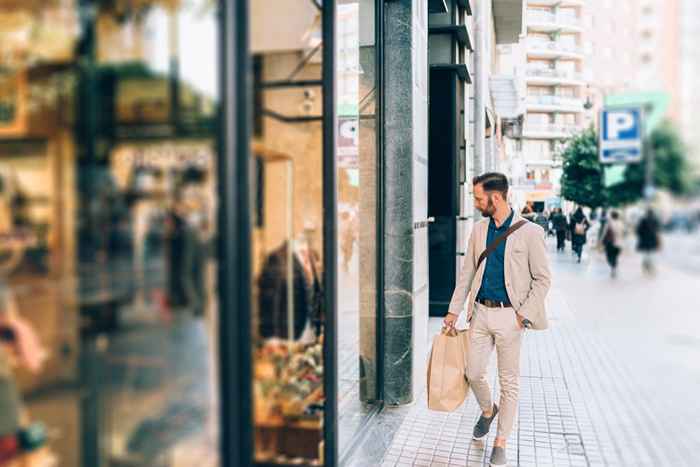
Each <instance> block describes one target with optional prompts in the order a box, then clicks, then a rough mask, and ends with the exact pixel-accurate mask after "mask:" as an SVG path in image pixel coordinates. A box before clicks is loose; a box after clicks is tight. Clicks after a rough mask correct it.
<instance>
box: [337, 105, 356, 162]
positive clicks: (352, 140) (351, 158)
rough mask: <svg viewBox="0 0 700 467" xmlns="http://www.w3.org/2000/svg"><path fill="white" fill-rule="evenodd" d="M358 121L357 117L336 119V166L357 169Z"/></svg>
mask: <svg viewBox="0 0 700 467" xmlns="http://www.w3.org/2000/svg"><path fill="white" fill-rule="evenodd" d="M358 126H359V119H358V118H357V117H338V134H337V140H336V148H337V156H338V166H339V167H345V168H354V167H357V165H358V162H357V158H358V155H359V128H358Z"/></svg>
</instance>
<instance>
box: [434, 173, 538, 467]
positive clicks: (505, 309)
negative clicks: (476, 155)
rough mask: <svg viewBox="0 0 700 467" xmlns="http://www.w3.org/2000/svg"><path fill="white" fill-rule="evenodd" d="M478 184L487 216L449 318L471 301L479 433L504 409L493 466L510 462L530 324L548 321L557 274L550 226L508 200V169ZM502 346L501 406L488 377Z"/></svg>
mask: <svg viewBox="0 0 700 467" xmlns="http://www.w3.org/2000/svg"><path fill="white" fill-rule="evenodd" d="M473 185H474V206H475V207H476V209H478V210H479V211H480V212H481V213H482V214H483V215H484V217H486V219H483V220H481V221H479V222H478V223H477V224H475V225H474V228H473V229H472V233H471V235H470V237H469V245H468V247H467V254H466V256H465V259H464V264H463V266H462V270H461V272H460V274H459V279H458V281H457V285H456V287H455V291H454V293H453V295H452V300H451V301H450V307H449V312H448V313H447V316H446V317H445V321H444V325H445V326H446V327H448V328H449V327H454V323H455V321H456V320H457V317H458V316H459V314H460V313H461V312H462V310H463V308H464V304H465V302H466V303H467V321H468V322H469V323H470V325H469V352H468V355H467V379H468V380H469V383H470V385H471V388H472V391H473V392H474V396H475V397H476V400H477V401H478V403H479V406H480V407H481V410H482V414H481V417H480V418H479V420H478V422H477V423H476V426H475V427H474V432H473V438H474V439H475V440H483V439H484V438H486V435H488V433H489V430H490V428H491V423H492V422H493V420H494V418H496V415H498V432H497V435H496V439H495V441H494V445H493V450H492V452H491V465H492V466H502V465H506V463H507V460H506V442H507V440H508V437H509V436H510V433H511V430H512V429H513V422H514V419H515V414H516V413H517V407H518V390H519V379H520V347H521V343H522V337H523V331H524V329H525V328H532V329H546V328H547V326H548V324H547V316H546V312H545V304H544V301H545V297H546V296H547V292H548V291H549V287H550V283H551V277H550V271H549V261H548V258H547V251H546V248H545V235H544V232H543V231H542V228H541V227H539V226H538V225H536V224H533V223H531V222H528V221H527V220H525V219H523V218H522V217H521V216H519V215H517V214H516V213H515V212H514V211H513V210H512V209H511V207H510V206H509V205H508V202H507V199H508V179H507V178H506V176H505V175H503V174H500V173H494V172H492V173H487V174H484V175H481V176H479V177H476V178H475V179H474V181H473ZM467 298H469V300H468V301H467ZM494 345H495V347H496V354H497V357H498V378H499V384H500V387H501V397H500V401H499V405H496V404H494V403H493V401H492V398H491V388H490V387H489V384H488V380H487V367H488V363H489V359H490V356H491V353H492V351H493V348H494Z"/></svg>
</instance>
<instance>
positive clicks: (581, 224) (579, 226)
mask: <svg viewBox="0 0 700 467" xmlns="http://www.w3.org/2000/svg"><path fill="white" fill-rule="evenodd" d="M590 227H591V223H590V222H589V221H588V218H587V217H586V215H585V214H584V213H583V208H581V206H579V207H578V208H577V209H576V211H574V213H573V214H572V216H571V248H572V249H573V250H574V253H575V254H576V257H577V261H578V262H579V263H580V262H581V256H582V255H583V245H585V244H586V235H587V233H588V229H589V228H590Z"/></svg>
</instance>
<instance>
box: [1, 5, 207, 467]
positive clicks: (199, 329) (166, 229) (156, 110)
mask: <svg viewBox="0 0 700 467" xmlns="http://www.w3.org/2000/svg"><path fill="white" fill-rule="evenodd" d="M214 6H215V2H210V1H208V0H189V1H187V2H184V1H183V2H180V1H171V0H168V1H165V0H162V1H157V0H142V1H138V2H131V1H109V2H101V1H100V2H98V1H89V0H62V1H47V2H35V1H27V2H17V1H11V2H4V1H3V2H0V55H1V56H2V59H1V60H0V331H2V336H3V344H2V345H1V346H0V437H2V439H1V440H0V450H2V449H9V448H8V446H9V447H10V448H11V446H12V444H11V443H10V440H11V439H12V438H16V437H17V436H18V433H27V432H28V430H29V429H30V428H32V430H31V431H29V432H30V433H33V434H34V435H36V436H35V438H36V439H38V441H37V442H38V443H39V444H41V445H43V447H42V448H41V449H39V450H36V451H34V452H33V453H32V454H31V456H32V457H31V459H29V457H28V456H29V455H30V454H24V453H21V452H16V453H12V452H10V453H8V452H0V459H3V458H4V457H3V456H4V455H7V456H14V457H16V458H18V459H22V460H28V461H29V460H31V462H30V463H28V464H26V465H51V464H50V463H49V464H46V463H42V462H48V461H49V460H50V459H53V460H54V462H55V465H59V466H81V465H82V466H90V467H95V466H97V467H101V466H110V467H113V466H139V467H140V466H143V467H146V466H148V467H151V466H165V465H168V466H177V465H181V466H190V465H198V466H199V465H204V466H216V465H219V459H218V451H219V448H218V443H219V441H218V425H219V423H218V417H217V414H218V409H217V400H218V396H217V393H216V388H217V384H216V381H215V375H216V367H217V365H216V361H217V360H218V357H217V353H216V351H215V349H216V342H215V340H214V337H215V335H216V332H215V329H216V322H217V308H216V303H217V301H216V296H215V291H216V284H215V269H216V252H215V251H214V249H213V248H212V245H213V238H214V236H215V234H216V231H217V225H216V215H215V212H216V198H215V193H216V185H217V171H216V166H215V160H216V157H215V156H216V146H215V142H216V139H217V138H216V133H215V129H216V127H217V124H216V121H215V116H216V114H217V112H216V108H217V106H218V92H217V86H218V84H217V77H218V56H217V22H216V11H215V8H214ZM6 414H11V415H10V416H6ZM43 437H46V438H47V439H46V440H44V441H42V438H43ZM23 465H24V464H23Z"/></svg>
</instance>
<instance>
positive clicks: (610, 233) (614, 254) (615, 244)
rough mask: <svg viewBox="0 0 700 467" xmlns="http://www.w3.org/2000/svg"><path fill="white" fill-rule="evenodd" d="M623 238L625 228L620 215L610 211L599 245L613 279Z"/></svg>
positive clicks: (615, 274) (615, 275)
mask: <svg viewBox="0 0 700 467" xmlns="http://www.w3.org/2000/svg"><path fill="white" fill-rule="evenodd" d="M624 237H625V226H624V224H623V223H622V219H620V214H619V213H618V212H617V211H612V212H611V213H610V218H609V219H607V221H606V223H605V227H603V232H602V234H601V236H600V243H601V244H602V246H603V248H604V249H605V258H606V259H607V261H608V265H610V275H611V276H612V277H613V278H614V277H617V260H618V257H619V256H620V253H621V252H622V247H623V245H624Z"/></svg>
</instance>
